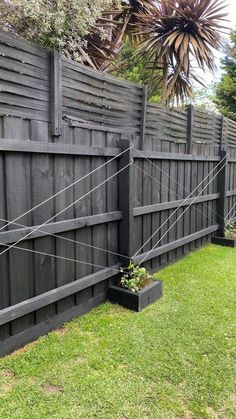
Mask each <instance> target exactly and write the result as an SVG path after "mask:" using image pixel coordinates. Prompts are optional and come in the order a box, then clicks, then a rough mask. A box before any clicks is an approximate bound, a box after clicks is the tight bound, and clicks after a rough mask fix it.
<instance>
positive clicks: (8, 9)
mask: <svg viewBox="0 0 236 419" xmlns="http://www.w3.org/2000/svg"><path fill="white" fill-rule="evenodd" d="M113 4H114V1H113V0H96V1H89V0H0V24H1V27H2V28H4V29H6V30H9V31H12V32H14V33H16V34H18V35H20V36H22V37H23V38H25V39H28V40H30V41H33V42H36V43H37V44H40V45H42V46H44V47H46V48H48V49H53V48H55V49H60V50H61V51H62V52H63V53H64V54H65V55H66V56H67V57H71V58H73V59H75V60H81V59H83V54H84V48H86V36H87V35H88V34H89V32H90V31H91V28H93V27H94V25H96V22H97V21H98V19H99V17H100V16H101V14H102V12H103V11H104V10H105V9H108V8H110V7H111V6H112V5H113ZM96 30H97V31H99V37H100V40H102V39H103V38H105V37H106V31H105V28H103V27H102V25H100V27H99V29H98V28H97V29H96Z"/></svg>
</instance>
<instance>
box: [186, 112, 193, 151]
mask: <svg viewBox="0 0 236 419" xmlns="http://www.w3.org/2000/svg"><path fill="white" fill-rule="evenodd" d="M193 118H194V106H193V105H189V106H188V133H187V154H192V143H193Z"/></svg>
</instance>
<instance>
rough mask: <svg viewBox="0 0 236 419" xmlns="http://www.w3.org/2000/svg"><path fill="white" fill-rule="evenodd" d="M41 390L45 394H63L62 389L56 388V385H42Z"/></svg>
mask: <svg viewBox="0 0 236 419" xmlns="http://www.w3.org/2000/svg"><path fill="white" fill-rule="evenodd" d="M43 390H44V391H45V393H47V394H58V393H63V392H64V390H63V388H62V387H60V386H56V385H54V384H50V383H45V384H43Z"/></svg>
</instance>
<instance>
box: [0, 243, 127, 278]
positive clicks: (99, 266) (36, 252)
mask: <svg viewBox="0 0 236 419" xmlns="http://www.w3.org/2000/svg"><path fill="white" fill-rule="evenodd" d="M0 246H6V247H8V248H9V247H11V248H14V249H17V250H22V251H24V252H28V253H34V254H38V255H41V256H49V257H52V258H56V259H60V260H66V261H71V262H74V263H82V264H84V265H89V266H94V267H95V268H103V269H112V270H113V271H115V272H120V271H119V270H118V269H114V268H112V267H110V266H103V265H97V264H95V263H91V262H84V261H82V260H78V259H71V258H67V257H65V256H59V255H53V254H51V253H46V252H40V251H38V250H32V249H27V248H25V247H19V246H15V245H13V246H10V245H8V244H4V243H0Z"/></svg>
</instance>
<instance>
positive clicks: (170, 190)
mask: <svg viewBox="0 0 236 419" xmlns="http://www.w3.org/2000/svg"><path fill="white" fill-rule="evenodd" d="M134 166H135V167H137V169H139V170H140V171H141V172H142V173H144V174H145V175H146V176H148V177H150V178H151V179H153V180H154V181H155V182H156V183H158V184H159V185H160V186H162V187H163V188H164V189H166V190H167V191H168V192H172V193H173V194H175V195H176V197H177V198H180V200H181V201H183V199H184V198H182V197H180V196H179V195H177V194H176V192H174V191H172V189H171V188H169V187H167V186H165V185H163V184H162V183H161V182H160V181H159V180H158V179H156V178H154V177H153V176H152V175H150V173H148V172H146V171H145V170H143V169H141V167H139V166H137V165H136V164H135V163H134ZM190 199H193V198H190ZM199 203H200V204H202V202H199ZM206 208H207V209H209V210H210V211H211V210H212V209H211V208H209V207H208V206H206ZM194 210H195V211H197V212H199V214H201V215H204V217H205V214H204V212H203V211H201V210H200V209H199V208H195V207H194ZM214 213H215V214H216V215H218V213H217V212H215V211H214ZM210 218H211V220H212V221H215V220H214V219H213V217H210Z"/></svg>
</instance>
